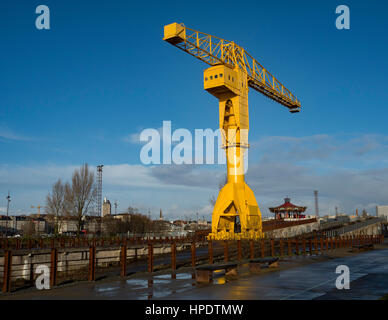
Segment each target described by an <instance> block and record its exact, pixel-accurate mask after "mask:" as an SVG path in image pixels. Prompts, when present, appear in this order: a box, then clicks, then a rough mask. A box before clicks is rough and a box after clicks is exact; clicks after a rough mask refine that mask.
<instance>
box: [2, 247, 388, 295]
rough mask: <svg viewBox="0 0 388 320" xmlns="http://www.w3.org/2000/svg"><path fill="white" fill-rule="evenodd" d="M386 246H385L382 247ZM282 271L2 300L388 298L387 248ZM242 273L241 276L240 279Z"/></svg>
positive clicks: (303, 261) (113, 282)
mask: <svg viewBox="0 0 388 320" xmlns="http://www.w3.org/2000/svg"><path fill="white" fill-rule="evenodd" d="M385 247H386V246H385ZM280 264H281V265H282V267H281V270H275V271H272V270H269V269H268V270H266V271H264V272H262V273H261V274H259V275H255V276H253V275H249V273H248V272H247V270H246V268H245V271H244V267H242V269H241V271H242V276H241V277H240V278H239V279H237V280H233V281H230V282H225V278H224V276H223V275H222V274H219V276H217V277H215V279H214V282H213V284H210V285H202V286H197V285H196V284H195V280H193V279H192V274H191V271H190V269H187V272H182V271H181V273H179V274H177V279H171V275H169V274H160V275H154V276H153V278H150V277H149V276H148V275H147V274H143V275H137V277H136V278H130V279H127V280H121V279H119V278H116V279H106V280H102V281H98V282H95V283H89V282H82V283H77V284H72V285H68V286H60V287H58V288H54V289H52V290H42V291H38V290H36V289H35V288H32V289H31V290H26V291H24V292H16V293H14V294H11V295H6V296H0V298H2V299H194V300H197V299H200V300H208V299H222V300H223V299H248V300H256V299H258V300H265V299H275V300H282V299H287V300H289V299H298V300H299V299H303V300H304V299H307V300H311V299H378V298H380V297H381V296H383V295H385V294H387V293H388V249H381V250H373V251H369V252H364V253H360V254H357V255H347V256H345V257H341V258H333V257H325V256H311V257H291V258H285V259H284V260H282V262H281V263H280ZM338 265H347V266H348V267H349V268H350V280H351V283H350V290H338V289H336V288H335V280H336V278H337V277H338V274H336V273H335V270H336V267H337V266H338ZM244 272H245V274H244Z"/></svg>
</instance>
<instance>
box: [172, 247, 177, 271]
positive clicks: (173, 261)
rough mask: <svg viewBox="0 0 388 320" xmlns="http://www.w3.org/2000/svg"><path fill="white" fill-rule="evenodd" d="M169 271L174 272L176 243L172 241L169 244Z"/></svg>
mask: <svg viewBox="0 0 388 320" xmlns="http://www.w3.org/2000/svg"><path fill="white" fill-rule="evenodd" d="M171 270H172V271H175V270H176V243H175V241H173V242H172V243H171Z"/></svg>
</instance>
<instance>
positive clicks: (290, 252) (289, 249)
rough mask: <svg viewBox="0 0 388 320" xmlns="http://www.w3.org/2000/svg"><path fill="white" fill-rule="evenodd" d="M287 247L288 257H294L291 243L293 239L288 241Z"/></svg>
mask: <svg viewBox="0 0 388 320" xmlns="http://www.w3.org/2000/svg"><path fill="white" fill-rule="evenodd" d="M287 247H288V255H289V256H292V243H291V239H288V240H287Z"/></svg>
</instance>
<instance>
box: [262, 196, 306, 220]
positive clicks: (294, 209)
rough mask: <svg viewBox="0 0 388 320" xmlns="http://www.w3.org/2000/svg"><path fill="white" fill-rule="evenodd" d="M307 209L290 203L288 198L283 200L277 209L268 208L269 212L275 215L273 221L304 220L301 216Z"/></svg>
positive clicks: (303, 216)
mask: <svg viewBox="0 0 388 320" xmlns="http://www.w3.org/2000/svg"><path fill="white" fill-rule="evenodd" d="M306 209H307V207H299V206H296V205H294V204H292V203H291V199H290V198H285V199H284V203H283V204H281V205H280V206H277V207H272V208H269V211H271V212H273V213H274V214H275V219H289V218H294V219H304V218H306V216H305V215H304V214H303V213H304V212H305V211H306Z"/></svg>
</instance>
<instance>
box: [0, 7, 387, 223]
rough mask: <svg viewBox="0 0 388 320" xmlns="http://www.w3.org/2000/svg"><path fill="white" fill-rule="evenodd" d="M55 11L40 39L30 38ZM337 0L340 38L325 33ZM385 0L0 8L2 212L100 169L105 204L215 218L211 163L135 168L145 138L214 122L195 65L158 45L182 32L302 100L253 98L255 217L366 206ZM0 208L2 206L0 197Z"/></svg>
mask: <svg viewBox="0 0 388 320" xmlns="http://www.w3.org/2000/svg"><path fill="white" fill-rule="evenodd" d="M39 4H45V5H47V6H48V7H49V8H50V13H51V16H50V18H51V21H50V22H51V29H50V30H37V29H36V28H35V19H36V17H37V14H35V8H36V7H37V6H38V5H39ZM340 4H347V5H348V6H349V8H350V17H351V22H350V23H351V29H350V30H337V29H336V28H335V19H336V15H335V8H336V7H337V5H340ZM387 9H388V5H387V4H386V2H385V1H377V0H374V1H368V2H366V1H347V2H344V3H343V2H339V1H319V2H318V1H276V2H264V1H240V2H239V3H238V5H236V2H235V1H222V2H209V1H195V2H192V3H190V2H182V1H175V2H174V1H170V2H169V1H149V2H147V3H145V2H144V3H143V2H130V1H109V2H107V1H81V3H79V1H48V0H45V1H40V2H37V1H11V0H5V1H3V2H2V9H1V11H0V39H1V50H0V150H1V151H0V155H1V156H0V195H3V196H1V198H0V210H2V211H4V207H5V205H6V201H5V196H6V194H7V191H8V190H11V193H12V199H13V200H12V206H11V209H12V212H13V213H16V214H17V213H24V212H30V211H31V209H30V208H29V207H30V206H31V205H37V204H42V205H43V204H44V199H45V195H46V194H47V192H48V191H49V190H50V186H51V184H52V183H54V182H55V180H56V179H57V178H62V179H63V180H68V179H69V178H70V176H71V172H72V170H73V169H74V168H75V167H79V166H80V165H81V164H83V163H85V162H87V163H89V164H90V165H91V166H95V165H97V164H100V163H103V164H104V165H105V170H104V178H103V179H104V196H107V197H108V198H110V199H111V200H112V201H114V200H117V201H118V204H119V211H120V210H125V208H126V207H128V205H135V206H138V207H140V208H142V210H144V211H147V210H150V211H151V213H152V214H153V215H155V216H156V215H157V214H158V212H159V208H162V209H163V211H164V212H165V213H166V215H167V216H170V217H184V216H194V215H195V212H197V211H198V212H199V213H200V214H201V215H205V216H207V217H210V212H211V208H210V207H209V201H208V199H209V197H210V196H211V195H216V194H217V185H218V183H219V180H220V179H222V175H223V170H224V168H222V167H220V166H214V167H209V166H195V167H190V166H189V167H186V166H184V167H182V168H176V167H173V166H172V167H163V166H161V167H157V168H152V167H144V166H142V165H141V163H140V160H139V154H140V149H141V147H142V144H140V143H137V142H136V141H135V142H134V141H132V140H131V138H130V137H133V136H134V135H136V134H138V133H139V132H140V131H141V130H143V129H145V128H160V127H161V126H162V121H163V120H170V121H172V126H173V129H177V128H187V129H189V130H191V131H194V129H196V128H200V129H206V128H212V129H217V128H218V104H217V101H216V100H215V99H214V98H213V97H212V96H211V95H209V94H208V93H207V92H205V91H204V90H203V83H202V73H203V70H204V69H205V68H206V67H207V66H206V65H205V64H204V63H202V62H201V61H197V60H196V59H194V58H193V57H191V56H189V55H187V54H185V53H183V52H182V51H180V50H177V49H176V48H174V47H172V46H171V45H169V44H167V43H164V42H163V41H162V35H163V26H164V25H165V24H168V23H171V22H183V23H185V25H187V26H188V27H191V28H193V29H197V30H200V31H203V32H206V33H210V34H213V35H216V36H219V37H221V38H225V39H228V40H233V41H235V42H236V43H237V44H239V45H241V46H243V47H244V48H245V49H246V50H247V51H248V52H249V53H250V54H251V55H253V56H254V57H255V58H256V59H257V60H258V61H260V62H261V63H262V64H263V65H264V66H265V67H266V68H267V69H268V70H269V71H270V72H272V73H273V74H274V75H275V76H276V77H277V78H278V79H279V80H280V81H281V82H283V83H284V84H285V85H286V86H287V87H288V88H289V89H291V91H292V92H293V93H294V94H295V95H297V96H298V98H299V99H300V100H301V102H302V107H303V110H302V112H301V113H299V114H296V115H292V114H290V113H289V112H288V111H287V110H286V109H285V108H283V107H282V106H280V105H278V104H276V103H274V102H272V101H270V100H268V99H266V98H265V97H263V96H262V95H260V94H258V93H256V92H254V91H253V90H251V92H250V96H249V104H250V136H249V139H250V143H251V145H252V148H251V149H250V154H249V161H250V162H249V164H250V170H249V172H248V175H247V181H248V182H249V184H250V185H251V186H252V188H253V190H254V191H255V195H256V198H257V201H258V203H259V206H260V207H261V208H262V211H263V214H264V215H266V214H267V207H268V206H271V205H276V204H279V203H280V201H281V199H282V198H283V197H285V196H290V197H291V198H292V199H293V200H295V201H294V202H296V203H297V204H304V205H307V206H309V209H310V210H311V212H313V205H312V204H313V190H314V189H317V190H319V191H320V197H321V201H320V206H321V210H322V212H323V213H329V212H333V211H334V207H335V206H338V207H339V209H340V210H342V211H345V212H348V213H352V212H354V210H355V208H359V209H360V210H361V209H363V208H367V209H368V210H371V211H372V212H374V209H373V208H374V206H375V205H376V204H386V203H387V202H388V200H387V193H388V187H386V186H385V184H384V182H385V181H386V179H385V178H386V177H388V165H387V160H386V159H387V154H388V128H387V126H386V119H387V116H388V110H387V109H386V108H385V107H386V101H387V100H388V99H387V98H388V90H387V79H386V75H387V71H388V63H387V59H386V58H387V56H388V48H387V41H386V40H385V39H386V32H387V29H388V28H387V27H388V22H387V20H386V12H387ZM1 199H3V200H1Z"/></svg>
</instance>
